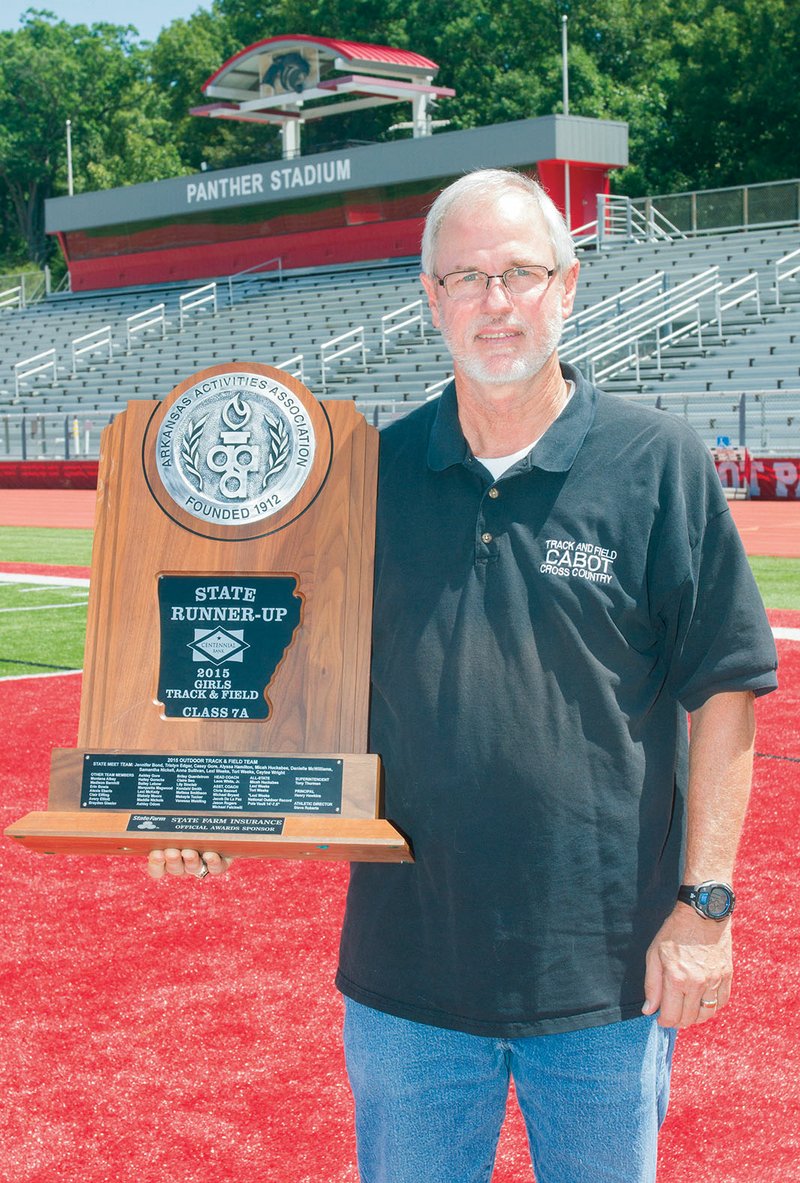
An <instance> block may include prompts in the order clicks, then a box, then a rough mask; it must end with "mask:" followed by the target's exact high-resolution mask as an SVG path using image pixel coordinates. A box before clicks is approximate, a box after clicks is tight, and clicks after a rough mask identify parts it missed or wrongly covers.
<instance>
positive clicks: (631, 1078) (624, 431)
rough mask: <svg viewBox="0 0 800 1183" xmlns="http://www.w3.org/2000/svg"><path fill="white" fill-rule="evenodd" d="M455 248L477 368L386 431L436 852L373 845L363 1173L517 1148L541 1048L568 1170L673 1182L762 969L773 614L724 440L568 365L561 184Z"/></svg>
mask: <svg viewBox="0 0 800 1183" xmlns="http://www.w3.org/2000/svg"><path fill="white" fill-rule="evenodd" d="M422 263H423V275H422V283H423V286H424V288H425V291H426V293H427V297H428V301H429V304H430V308H431V314H432V317H433V321H434V324H435V325H436V326H437V327H439V328H440V329H441V331H442V333H443V335H444V338H445V341H446V343H447V346H448V349H449V350H450V352H451V354H452V357H453V369H454V382H453V383H451V384H450V385H449V386H448V388H447V389H446V390H445V391H444V393H443V395H442V397H441V399H440V400H438V402H435V403H431V404H428V405H427V406H425V407H424V408H422V409H421V410H419V411H416V412H414V413H412V414H411V415H409V416H408V417H407V418H405V419H404V420H402V421H400V422H398V423H396V424H394V425H392V426H391V427H390V428H388V429H387V430H386V431H385V432H384V433H383V435H382V442H381V469H380V490H379V504H378V539H377V560H376V585H375V616H374V653H373V694H372V713H371V746H372V749H373V750H374V751H376V752H378V753H379V754H380V755H381V757H382V761H383V765H384V768H385V773H386V814H387V816H388V817H389V818H391V820H392V821H393V822H394V823H395V824H396V825H398V826H399V827H400V828H401V829H403V830H404V831H405V832H407V833H408V835H409V837H410V839H411V842H412V844H413V848H414V854H415V860H416V861H415V863H414V864H413V865H403V866H386V865H378V864H356V865H354V866H353V868H352V876H351V885H350V891H349V895H348V904H347V913H346V917H345V923H344V929H343V934H342V945H341V959H340V966H339V972H338V976H337V984H338V986H339V988H340V989H341V990H342V992H343V993H344V994H345V995H346V999H347V1015H346V1022H345V1050H346V1055H347V1066H348V1073H349V1076H350V1081H351V1085H352V1088H353V1093H354V1097H355V1102H356V1126H357V1135H358V1152H359V1167H360V1171H361V1177H362V1180H363V1181H364V1183H412V1181H413V1183H478V1181H479V1180H488V1179H489V1178H490V1177H491V1171H492V1164H493V1161H494V1155H495V1149H496V1144H497V1139H498V1135H499V1131H500V1127H501V1124H502V1121H503V1116H504V1112H505V1104H506V1096H507V1091H508V1085H509V1080H510V1078H512V1077H513V1079H514V1081H515V1084H516V1091H517V1096H518V1099H519V1102H520V1105H521V1108H522V1111H523V1114H524V1117H525V1121H526V1125H527V1129H528V1134H529V1140H530V1144H531V1152H532V1158H533V1161H534V1165H535V1169H536V1177H537V1180H538V1183H611V1181H615V1183H644V1181H645V1180H653V1179H654V1178H655V1161H656V1139H657V1132H658V1127H659V1125H660V1122H661V1120H663V1116H664V1112H665V1109H666V1100H667V1093H668V1083H669V1069H670V1062H671V1052H672V1044H673V1040H674V1034H675V1030H676V1029H677V1028H680V1027H688V1026H690V1025H692V1024H695V1023H700V1022H705V1021H707V1020H709V1019H711V1018H713V1017H714V1016H715V1015H716V1014H717V1013H718V1012H719V1010H720V1009H721V1008H722V1007H723V1006H724V1005H725V1004H726V1003H727V1001H728V999H729V997H730V991H731V976H732V962H731V936H730V911H731V910H732V903H733V897H732V891H731V888H730V885H731V883H732V878H733V863H734V857H735V853H736V846H737V841H738V837H739V833H740V830H741V825H742V821H743V817H744V812H745V807H746V802H747V796H748V792H749V784H750V775H751V765H752V750H753V737H754V728H753V697H754V695H756V694H761V693H765V692H767V691H768V690H770V689H772V688H774V686H775V672H774V671H775V666H776V661H775V650H774V645H773V644H772V638H771V634H770V632H769V628H768V625H767V623H766V620H765V617H764V613H763V609H762V607H761V605H760V601H759V598H758V594H757V591H756V589H755V586H754V584H753V581H752V578H751V576H750V573H749V568H748V567H747V563H746V560H745V558H744V556H743V553H742V550H741V546H740V543H739V540H738V536H737V534H736V530H735V528H734V526H733V524H732V522H731V519H730V515H729V514H728V511H727V506H726V503H725V499H724V497H723V495H722V492H721V489H720V486H719V482H718V480H717V478H716V475H715V473H714V469H713V466H712V465H711V463H710V460H709V458H708V456H707V454H706V452H705V449H704V448H703V446H702V444H701V443H700V442H699V440H698V439H697V438H696V437H695V436H694V435H693V433H692V432H690V431H689V430H687V429H685V428H684V427H683V425H681V424H680V423H678V422H674V421H672V420H671V419H669V418H668V417H667V416H661V415H658V414H656V413H654V412H650V411H646V410H642V409H639V408H637V407H634V406H632V405H630V404H627V403H625V402H624V400H620V399H615V398H612V397H610V396H606V395H604V394H602V393H601V392H600V391H598V390H597V389H596V388H594V387H592V386H591V385H590V384H589V383H588V382H586V381H585V380H584V378H583V377H582V376H581V375H580V374H579V373H578V372H577V371H575V370H572V369H570V368H569V367H567V366H561V365H560V364H559V361H558V356H557V345H558V340H559V336H560V332H561V327H562V324H563V321H564V319H565V317H567V316H568V315H569V313H570V311H571V309H572V305H573V301H574V296H575V289H576V283H577V278H578V269H579V265H578V262H577V261H576V259H575V255H574V250H573V247H572V243H571V241H570V238H569V234H568V233H567V231H566V228H565V227H564V224H563V221H562V220H561V218H560V215H559V214H558V212H557V211H556V209H555V207H554V206H553V204H552V202H550V201H549V199H548V198H547V196H546V195H545V194H544V193H543V192H542V190H541V189H540V188H539V187H538V186H537V185H536V184H535V183H534V182H532V181H530V180H529V179H528V178H526V177H523V176H521V175H519V174H515V173H510V172H505V171H502V170H484V171H481V172H476V173H473V174H470V175H468V176H466V177H463V178H461V179H460V180H459V181H456V182H455V183H454V184H453V185H451V186H450V187H449V188H448V189H446V190H445V191H444V192H443V193H442V194H441V195H440V196H439V198H438V199H437V201H436V202H435V203H434V205H433V207H432V209H431V211H430V214H429V216H428V220H427V224H426V230H425V235H424V238H423V256H422ZM687 711H688V712H690V713H691V723H692V726H691V745H690V748H689V750H688V752H687V735H686V730H687V729H686V714H685V712H687ZM206 861H207V863H208V867H209V870H210V871H211V872H212V873H219V872H221V871H222V870H223V869H224V866H225V864H224V863H223V862H222V861H221V860H219V859H216V858H214V857H212V856H208V857H207V860H206ZM165 869H166V870H167V871H169V872H171V873H173V874H181V873H186V872H188V873H196V872H197V871H198V870H200V869H201V864H200V862H199V856H198V855H197V854H196V853H195V852H184V854H183V855H181V852H178V851H172V852H167V853H166V854H165V853H164V852H156V853H154V855H153V856H152V858H151V873H153V874H155V875H159V874H161V873H163V872H164V870H165ZM709 883H711V884H713V885H714V886H712V887H706V886H704V885H706V884H709ZM701 885H703V886H702V890H699V891H698V890H696V889H698V888H700V887H701ZM679 888H681V895H682V897H683V899H681V900H678V898H677V896H678V890H679Z"/></svg>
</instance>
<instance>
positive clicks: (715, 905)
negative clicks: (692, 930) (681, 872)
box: [699, 884, 732, 920]
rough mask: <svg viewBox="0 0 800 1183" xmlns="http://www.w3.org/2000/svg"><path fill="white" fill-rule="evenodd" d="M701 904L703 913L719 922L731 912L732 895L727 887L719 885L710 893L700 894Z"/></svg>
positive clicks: (703, 892)
mask: <svg viewBox="0 0 800 1183" xmlns="http://www.w3.org/2000/svg"><path fill="white" fill-rule="evenodd" d="M699 903H700V906H701V908H702V909H703V911H705V912H706V913H707V914H708V915H709V916H710V917H711V918H712V919H714V920H719V919H721V918H722V917H724V916H727V915H728V913H729V912H730V911H731V903H732V900H731V893H730V892H729V891H728V889H727V887H722V886H721V885H720V884H717V885H716V886H714V887H712V888H711V889H710V891H701V892H700V893H699Z"/></svg>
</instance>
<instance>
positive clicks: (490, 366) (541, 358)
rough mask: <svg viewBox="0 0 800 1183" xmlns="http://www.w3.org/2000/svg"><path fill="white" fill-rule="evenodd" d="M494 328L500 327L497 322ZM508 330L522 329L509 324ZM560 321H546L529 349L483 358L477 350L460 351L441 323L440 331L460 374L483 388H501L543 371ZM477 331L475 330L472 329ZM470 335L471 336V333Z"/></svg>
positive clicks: (556, 339) (554, 346)
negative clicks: (482, 384) (486, 386)
mask: <svg viewBox="0 0 800 1183" xmlns="http://www.w3.org/2000/svg"><path fill="white" fill-rule="evenodd" d="M479 327H480V328H484V329H486V328H490V327H492V326H491V323H489V324H483V325H481V326H479ZM496 327H498V328H500V327H504V325H503V324H502V323H498V325H497V326H496ZM508 327H509V328H522V327H524V326H520V325H514V324H509V325H508ZM525 327H526V331H527V334H528V339H530V337H531V329H530V326H525ZM561 329H562V320H561V317H560V316H553V317H550V318H548V320H547V322H546V324H545V325H544V332H543V333H542V335H541V336H539V335H538V334H537V336H536V337H534V339H533V341H532V344H531V345H530V348H528V349H527V350H526V351H525V352H524V353H519V354H516V355H514V356H508V357H502V356H500V357H494V358H491V359H490V358H484V357H481V356H479V355H478V353H477V350H475V351H471V350H467V349H466V348H461V347H460V346H459V345H458V344H457V343H456V342H455V340H454V339H453V337H452V335H451V334H450V332H449V331H448V329H446V328H445V327H444V324H442V327H441V332H442V336H443V338H444V343H445V345H446V346H447V348H448V350H449V352H450V355H451V357H452V358H453V361H454V362H456V363H457V365H458V366H459V368H460V369H461V370H462V371H463V373H464V374H465V375H466V376H467V377H468V378H471V379H472V380H473V381H474V382H482V383H485V384H486V385H495V384H496V385H504V384H505V383H507V382H525V381H530V379H531V378H535V377H536V375H537V374H538V373H540V371H541V370H542V369H543V368H544V365H545V363H546V362H547V361H548V360H549V359H550V358H551V357H552V355H553V353H554V352H555V350H556V349H557V348H558V343H559V341H560V340H561ZM476 331H478V330H476ZM473 335H474V334H473Z"/></svg>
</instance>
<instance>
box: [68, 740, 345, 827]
mask: <svg viewBox="0 0 800 1183" xmlns="http://www.w3.org/2000/svg"><path fill="white" fill-rule="evenodd" d="M81 807H82V808H83V809H115V810H132V811H135V812H137V813H144V812H147V811H148V810H156V809H163V810H170V811H172V812H182V811H185V810H198V811H199V812H203V811H206V810H208V811H213V810H220V811H221V812H224V813H297V814H302V813H308V814H323V815H324V814H333V815H336V814H341V811H342V761H341V760H327V759H321V758H317V757H314V756H308V757H302V756H301V757H296V758H295V757H282V756H235V755H224V756H201V755H177V756H169V755H158V754H154V755H151V754H144V753H138V752H137V753H135V754H130V753H128V754H122V755H119V754H117V753H103V754H101V753H94V752H87V753H86V754H85V755H84V758H83V774H82V778H81Z"/></svg>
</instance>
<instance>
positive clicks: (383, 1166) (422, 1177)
mask: <svg viewBox="0 0 800 1183" xmlns="http://www.w3.org/2000/svg"><path fill="white" fill-rule="evenodd" d="M345 1001H346V1014H345V1027H344V1042H345V1056H346V1060H347V1072H348V1075H349V1078H350V1086H351V1088H352V1090H353V1096H354V1098H355V1106H356V1139H357V1143H358V1165H359V1171H360V1175H361V1180H362V1183H488V1180H490V1179H491V1177H492V1169H493V1166H494V1158H495V1153H496V1150H497V1141H498V1138H499V1136H500V1127H501V1125H502V1124H503V1118H504V1115H505V1108H506V1099H507V1095H508V1088H509V1082H510V1080H511V1079H512V1078H513V1080H514V1084H515V1087H516V1090H517V1098H518V1100H519V1105H520V1109H521V1110H522V1114H523V1117H524V1119H525V1126H526V1129H527V1131H528V1142H529V1144H530V1148H531V1158H532V1161H533V1166H534V1169H535V1172H536V1180H537V1183H653V1180H654V1179H655V1177H656V1148H657V1147H656V1144H657V1139H658V1130H659V1127H660V1125H661V1122H662V1121H663V1120H664V1116H665V1114H666V1109H667V1099H668V1095H669V1074H670V1065H671V1061H672V1049H673V1046H674V1040H675V1032H674V1031H671V1030H666V1029H664V1028H662V1027H659V1026H657V1024H656V1021H655V1018H650V1017H647V1018H645V1017H643V1018H635V1019H628V1020H626V1021H625V1022H619V1023H612V1024H610V1025H608V1026H605V1027H592V1028H588V1029H585V1030H581V1031H570V1032H568V1033H566V1034H563V1035H536V1036H528V1037H524V1038H521V1039H494V1038H490V1037H487V1036H483V1035H467V1034H464V1033H463V1032H460V1031H449V1030H445V1029H443V1028H441V1027H429V1026H425V1025H423V1024H420V1023H413V1022H409V1021H408V1020H406V1019H398V1018H395V1017H394V1016H393V1015H387V1014H383V1013H382V1012H380V1011H376V1010H372V1009H371V1008H370V1007H365V1006H362V1005H360V1004H359V1003H356V1002H353V1001H352V1000H351V999H346V1000H345Z"/></svg>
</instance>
